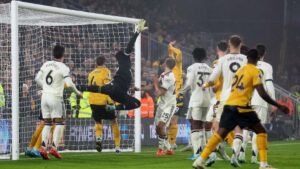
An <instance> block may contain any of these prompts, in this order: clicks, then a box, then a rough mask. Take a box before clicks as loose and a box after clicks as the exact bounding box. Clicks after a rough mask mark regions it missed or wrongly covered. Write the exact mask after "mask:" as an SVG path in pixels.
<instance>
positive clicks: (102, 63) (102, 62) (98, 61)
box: [96, 56, 105, 66]
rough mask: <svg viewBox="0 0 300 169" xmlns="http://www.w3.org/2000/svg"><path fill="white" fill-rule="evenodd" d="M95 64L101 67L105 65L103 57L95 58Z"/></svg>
mask: <svg viewBox="0 0 300 169" xmlns="http://www.w3.org/2000/svg"><path fill="white" fill-rule="evenodd" d="M96 63H97V66H103V65H104V63H105V57H103V56H99V57H97V59H96Z"/></svg>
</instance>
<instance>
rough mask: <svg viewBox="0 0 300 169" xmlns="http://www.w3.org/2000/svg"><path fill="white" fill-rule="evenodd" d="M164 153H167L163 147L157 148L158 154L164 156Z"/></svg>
mask: <svg viewBox="0 0 300 169" xmlns="http://www.w3.org/2000/svg"><path fill="white" fill-rule="evenodd" d="M164 155H166V154H165V152H164V150H163V149H161V148H159V149H157V151H156V156H158V157H160V156H164Z"/></svg>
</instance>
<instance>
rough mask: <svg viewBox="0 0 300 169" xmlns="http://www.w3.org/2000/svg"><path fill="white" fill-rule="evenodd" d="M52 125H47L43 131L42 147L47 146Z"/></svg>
mask: <svg viewBox="0 0 300 169" xmlns="http://www.w3.org/2000/svg"><path fill="white" fill-rule="evenodd" d="M50 130H51V125H45V126H44V128H43V131H42V147H44V148H47V146H48V138H49V133H50Z"/></svg>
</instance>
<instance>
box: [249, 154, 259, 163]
mask: <svg viewBox="0 0 300 169" xmlns="http://www.w3.org/2000/svg"><path fill="white" fill-rule="evenodd" d="M251 164H259V162H258V161H257V156H252V157H251Z"/></svg>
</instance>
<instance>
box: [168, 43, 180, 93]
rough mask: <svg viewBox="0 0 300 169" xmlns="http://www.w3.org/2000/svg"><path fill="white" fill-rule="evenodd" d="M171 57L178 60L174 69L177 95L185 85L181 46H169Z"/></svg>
mask: <svg viewBox="0 0 300 169" xmlns="http://www.w3.org/2000/svg"><path fill="white" fill-rule="evenodd" d="M169 57H170V58H172V59H174V60H175V61H176V65H175V67H174V69H173V73H174V76H175V79H176V95H178V93H179V91H180V89H181V88H182V87H183V79H182V51H181V50H180V49H179V48H175V47H173V46H169Z"/></svg>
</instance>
